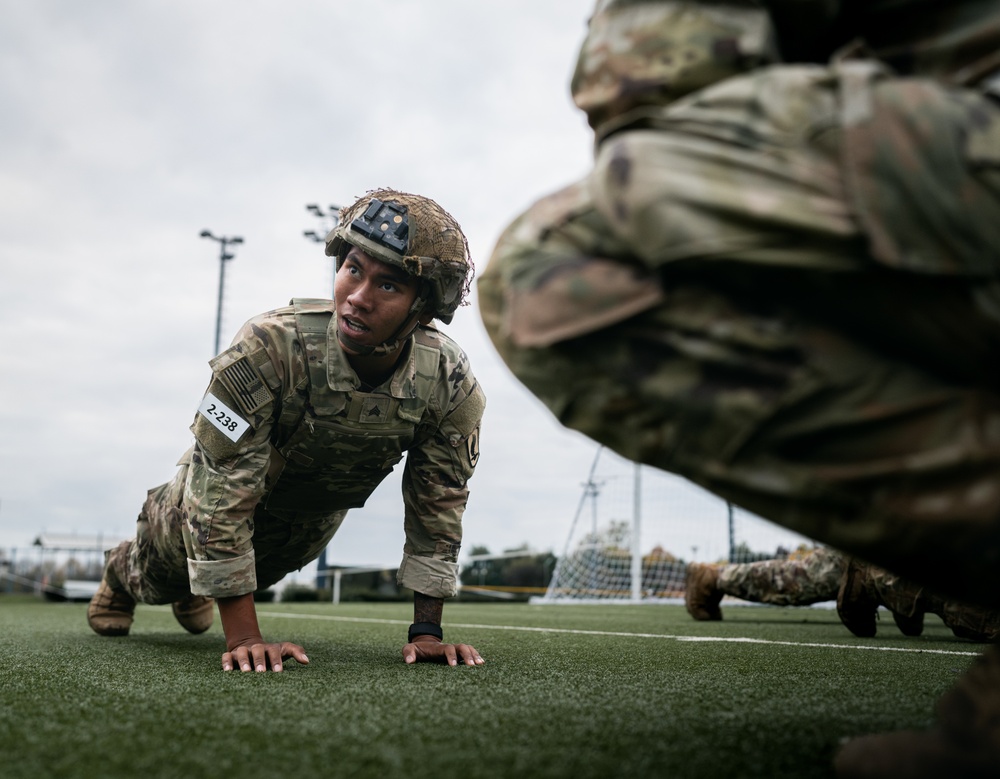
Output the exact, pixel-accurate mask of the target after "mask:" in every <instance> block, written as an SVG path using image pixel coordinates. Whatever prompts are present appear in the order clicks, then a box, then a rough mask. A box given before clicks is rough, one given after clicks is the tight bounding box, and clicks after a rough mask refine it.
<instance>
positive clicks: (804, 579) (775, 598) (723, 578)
mask: <svg viewBox="0 0 1000 779" xmlns="http://www.w3.org/2000/svg"><path fill="white" fill-rule="evenodd" d="M846 565H847V558H845V557H844V555H842V554H841V553H840V552H837V551H836V550H834V549H829V548H827V547H819V548H817V549H814V550H811V551H809V552H808V553H806V554H804V555H802V556H801V557H793V558H788V559H780V560H760V561H758V562H754V563H738V564H735V565H724V566H722V567H721V568H720V569H719V582H718V586H719V589H720V590H722V592H723V593H724V594H725V595H730V596H732V597H734V598H740V599H741V600H748V601H753V602H755V603H770V604H772V605H774V606H809V605H810V604H813V603H823V602H824V601H832V600H836V598H837V590H838V589H840V579H841V577H842V576H843V575H844V568H845V567H846Z"/></svg>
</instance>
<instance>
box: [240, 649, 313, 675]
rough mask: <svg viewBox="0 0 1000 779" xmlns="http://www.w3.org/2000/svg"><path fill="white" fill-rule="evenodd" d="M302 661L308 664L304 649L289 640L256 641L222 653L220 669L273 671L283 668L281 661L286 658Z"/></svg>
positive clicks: (279, 671) (277, 671) (279, 670)
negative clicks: (276, 641) (277, 641)
mask: <svg viewBox="0 0 1000 779" xmlns="http://www.w3.org/2000/svg"><path fill="white" fill-rule="evenodd" d="M289 657H291V658H292V659H294V660H296V661H298V662H300V663H302V664H303V665H308V664H309V658H308V657H307V656H306V650H304V649H303V648H302V647H300V646H299V645H298V644H293V643H292V642H291V641H282V642H280V643H266V642H263V641H261V642H256V643H252V644H249V645H246V646H237V647H234V648H233V649H231V650H230V651H228V652H225V653H223V655H222V670H223V671H231V670H233V669H234V668H237V669H239V670H240V671H254V672H262V671H267V670H268V669H270V670H272V671H274V672H275V673H281V671H282V670H283V666H282V662H283V661H284V660H286V659H287V658H289Z"/></svg>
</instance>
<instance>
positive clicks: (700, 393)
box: [478, 0, 1000, 776]
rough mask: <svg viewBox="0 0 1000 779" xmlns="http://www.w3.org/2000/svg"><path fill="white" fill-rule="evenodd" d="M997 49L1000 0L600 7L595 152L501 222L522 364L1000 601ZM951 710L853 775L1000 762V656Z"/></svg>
mask: <svg viewBox="0 0 1000 779" xmlns="http://www.w3.org/2000/svg"><path fill="white" fill-rule="evenodd" d="M765 9H770V10H772V11H773V12H774V16H773V19H772V18H770V17H768V15H767V13H766V11H765ZM800 12H804V13H800ZM789 14H799V19H800V20H801V21H802V23H801V24H799V25H794V24H793V25H789V24H788V23H787V22H788V19H789V18H791V17H790V16H789ZM890 22H891V23H890ZM782 30H788V31H789V33H790V34H789V35H787V36H785V37H782V35H781V34H780V32H781V31H782ZM858 35H860V36H863V39H862V40H854V41H853V42H852V39H853V38H854V37H855V36H858ZM998 43H1000V4H998V3H996V2H975V1H973V0H965V2H963V1H962V0H955V1H954V2H949V3H944V2H933V1H932V0H923V1H921V0H910V2H906V0H899V1H898V2H890V1H889V0H886V1H885V2H879V1H878V0H873V2H870V3H861V2H844V3H838V2H837V0H831V1H830V2H825V1H824V2H819V0H816V1H814V2H811V1H810V0H784V2H778V0H775V2H771V3H739V2H731V3H708V2H705V3H684V2H664V1H662V0H661V1H659V2H656V1H654V0H649V1H647V2H641V1H639V0H632V1H631V2H628V1H627V0H604V1H602V2H600V3H598V6H597V9H596V11H595V13H594V16H593V18H592V19H591V22H590V27H589V32H588V36H587V39H586V40H585V42H584V44H583V48H582V50H581V53H580V57H579V60H578V62H577V66H576V71H575V73H574V77H573V83H572V88H573V95H574V99H575V100H576V102H577V104H578V105H579V106H580V107H581V108H583V109H584V110H585V111H586V112H587V115H588V119H589V120H590V123H591V126H592V127H594V129H595V134H596V152H595V163H594V168H593V171H592V172H591V173H590V175H588V176H587V177H586V178H585V179H584V180H582V181H580V182H578V183H575V184H572V185H570V186H568V187H566V188H565V189H563V190H561V191H559V192H556V193H554V194H552V195H549V196H547V197H545V198H542V199H541V200H539V201H538V202H536V203H535V204H534V205H533V206H532V207H531V208H530V209H529V210H528V211H527V212H526V213H525V214H523V215H522V216H520V217H519V218H518V219H517V220H516V221H515V222H514V223H513V224H511V225H510V226H509V227H508V228H507V230H505V232H504V233H503V235H502V236H501V237H500V240H499V242H498V245H497V247H496V249H495V252H494V255H493V257H492V259H491V261H490V264H489V267H488V268H487V270H486V273H485V274H483V276H482V277H481V278H480V282H479V286H478V289H479V301H480V306H481V313H482V317H483V321H484V324H485V325H486V328H487V330H488V332H489V334H490V337H491V338H492V340H493V343H494V345H495V346H496V348H497V350H498V351H499V353H500V355H501V356H502V357H503V359H504V360H505V361H506V363H507V364H508V366H509V367H510V368H511V370H512V371H513V372H514V374H515V375H516V376H517V377H518V378H519V379H520V380H521V381H522V382H524V384H525V385H526V386H527V387H528V388H529V389H530V390H531V391H532V392H534V393H535V394H536V395H537V396H538V397H539V398H540V399H541V400H542V401H543V402H544V403H545V404H546V405H547V406H548V407H549V409H550V410H551V411H552V412H553V414H555V416H556V417H557V418H558V419H559V420H560V421H561V422H562V423H563V424H564V425H566V426H568V427H570V428H573V429H575V430H579V431H581V432H583V433H585V434H587V435H588V436H590V437H591V438H593V439H594V440H595V441H598V442H599V443H601V444H603V445H606V446H608V447H610V448H612V449H613V450H615V451H616V452H618V453H619V454H621V455H623V456H625V457H628V458H630V459H632V460H635V461H638V462H642V463H647V464H649V465H653V466H656V467H659V468H662V469H664V470H667V471H671V472H674V473H677V474H680V475H682V476H685V477H687V478H688V479H690V480H692V481H693V482H695V483H697V484H699V485H701V486H703V487H705V488H707V489H709V490H711V491H712V492H714V493H716V494H717V495H719V496H721V497H723V498H724V499H726V500H727V501H730V502H732V503H734V504H736V505H739V506H742V507H744V508H746V509H747V510H749V511H752V512H754V513H756V514H758V515H760V516H763V517H767V518H769V519H771V520H773V521H775V522H778V523H780V524H782V525H785V526H786V527H789V528H791V529H793V530H795V531H797V532H799V533H802V534H804V535H806V536H810V537H812V538H815V539H817V540H819V541H821V542H823V543H825V544H828V545H830V546H833V547H835V548H838V549H841V550H843V551H845V552H846V553H848V554H850V555H852V556H857V557H859V558H861V559H865V560H870V561H871V562H872V563H874V564H876V565H879V566H881V567H884V568H885V569H887V570H890V571H892V572H894V573H895V574H897V575H900V576H903V577H905V578H907V579H909V580H912V581H913V582H915V583H916V584H917V585H919V586H921V587H929V588H931V589H933V590H935V591H938V592H941V593H943V594H945V595H947V596H949V597H955V598H957V599H958V600H960V601H963V602H969V603H977V604H979V605H981V606H983V607H986V608H992V609H996V608H1000V381H998V375H997V371H998V366H1000V283H998V279H997V275H998V270H1000V258H998V254H997V247H998V246H1000V105H998V103H997V98H996V96H995V94H994V91H995V90H996V89H997V88H998V82H1000V78H998V77H997V76H996V75H995V71H996V70H997V68H998V67H1000V59H998V56H997V51H998V50H1000V45H998ZM812 45H815V49H810V46H812ZM838 47H839V49H838V51H837V54H836V56H834V57H833V58H832V59H831V60H830V64H829V65H815V64H806V63H809V62H824V61H826V59H827V58H828V56H829V55H830V54H831V53H833V51H834V49H835V48H838ZM789 52H792V53H791V54H790V53H789ZM791 60H794V61H795V63H796V64H791V63H790V61H791ZM782 61H784V62H786V63H789V64H777V65H772V64H769V63H775V62H782ZM901 76H905V77H901ZM939 722H940V724H939V725H938V726H937V727H936V728H935V729H934V730H932V731H930V733H929V734H926V733H919V734H917V733H907V734H902V735H893V736H887V737H869V738H863V739H858V740H856V741H854V742H851V743H850V744H848V745H847V747H846V748H845V749H844V750H843V751H842V753H841V754H840V755H839V756H838V770H839V771H840V772H841V775H842V776H867V775H878V776H942V775H949V776H955V775H962V774H969V775H973V774H977V773H991V775H1000V654H996V653H994V651H993V649H992V648H991V649H989V650H988V651H987V653H986V655H985V656H984V658H983V659H982V660H981V661H980V662H977V664H976V665H975V666H974V667H973V668H972V669H971V670H970V671H969V673H968V674H967V676H966V677H965V679H963V681H962V682H961V683H960V684H959V685H958V686H957V687H956V689H955V690H953V691H952V692H950V693H949V694H948V695H947V696H946V697H945V698H944V699H943V700H942V702H941V705H940V707H939ZM872 766H874V769H873V768H872Z"/></svg>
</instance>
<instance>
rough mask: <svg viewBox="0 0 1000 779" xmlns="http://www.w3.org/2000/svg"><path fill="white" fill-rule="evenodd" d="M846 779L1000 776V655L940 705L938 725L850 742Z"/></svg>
mask: <svg viewBox="0 0 1000 779" xmlns="http://www.w3.org/2000/svg"><path fill="white" fill-rule="evenodd" d="M834 768H835V769H836V774H837V776H838V777H840V779H875V777H879V779H931V778H932V777H933V779H938V777H947V779H958V778H961V779H967V778H969V777H997V776H1000V650H998V649H997V648H996V647H990V648H989V649H987V651H986V653H985V654H984V655H983V656H982V657H980V658H978V659H977V660H976V662H975V663H974V664H973V666H972V667H971V668H970V669H969V670H968V671H967V672H966V673H965V675H964V676H963V677H962V678H961V679H959V681H958V683H957V684H956V685H955V686H954V687H953V688H952V689H951V690H949V691H948V692H947V693H945V694H944V696H943V697H942V698H941V700H940V701H938V704H937V724H936V725H935V726H934V727H932V728H931V729H929V730H920V731H918V730H906V731H900V732H898V733H887V734H884V735H877V736H864V737H862V738H857V739H854V740H852V741H849V742H848V743H847V744H846V745H845V746H844V747H843V748H842V749H841V750H840V752H839V753H838V754H837V756H836V758H835V759H834Z"/></svg>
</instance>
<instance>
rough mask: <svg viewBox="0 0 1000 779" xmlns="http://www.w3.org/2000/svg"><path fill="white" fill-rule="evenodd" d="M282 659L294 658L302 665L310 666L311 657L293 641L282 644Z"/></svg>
mask: <svg viewBox="0 0 1000 779" xmlns="http://www.w3.org/2000/svg"><path fill="white" fill-rule="evenodd" d="M281 657H282V659H284V658H286V657H292V658H294V659H295V661H296V662H299V663H302V665H309V655H307V654H306V650H305V649H303V648H302V647H300V646H299V645H298V644H293V643H292V642H291V641H285V642H283V643H282V644H281Z"/></svg>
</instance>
